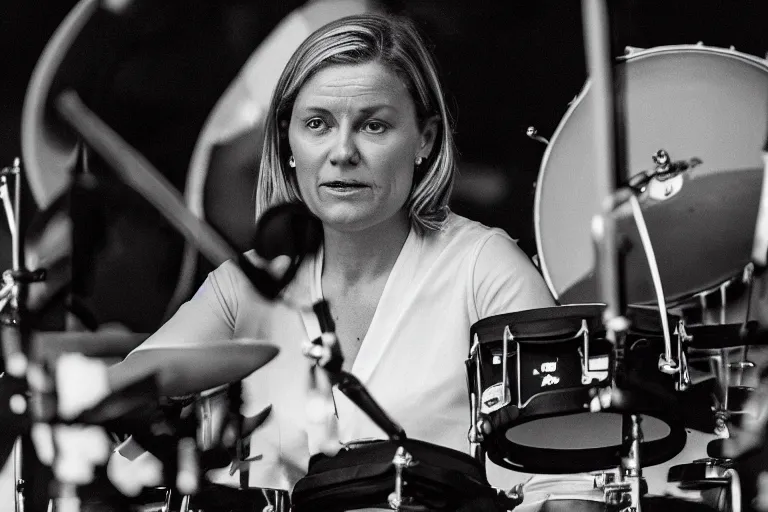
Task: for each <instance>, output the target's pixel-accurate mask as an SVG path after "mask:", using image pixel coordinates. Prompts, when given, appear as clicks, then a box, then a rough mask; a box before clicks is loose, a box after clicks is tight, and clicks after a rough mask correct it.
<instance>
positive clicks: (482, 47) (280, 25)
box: [0, 0, 768, 332]
mask: <svg viewBox="0 0 768 512" xmlns="http://www.w3.org/2000/svg"><path fill="white" fill-rule="evenodd" d="M76 4H77V2H74V1H72V0H36V1H35V2H30V1H28V0H4V1H3V2H2V6H1V7H0V9H1V10H2V11H1V12H0V23H1V25H0V47H2V49H3V51H2V52H1V54H2V56H1V57H0V59H2V72H3V75H2V79H1V80H0V97H2V101H1V102H0V166H6V165H10V163H11V161H12V159H13V158H14V157H15V156H21V146H22V135H21V124H22V105H23V102H24V97H25V93H26V92H27V89H28V87H29V83H30V79H31V77H32V72H33V69H34V68H35V65H36V63H37V62H38V59H39V58H40V56H41V54H42V52H43V50H44V48H45V47H46V44H48V42H49V40H50V39H51V37H52V35H53V34H54V31H55V30H56V29H57V27H59V26H60V24H61V23H62V21H63V20H64V18H65V16H66V15H67V14H68V13H69V12H70V11H71V10H72V9H73V8H74V7H75V6H76ZM84 4H92V5H93V6H94V7H93V8H91V9H90V11H89V12H88V15H87V16H82V19H83V20H84V21H83V22H84V23H85V29H84V30H83V34H85V35H84V37H85V39H84V40H83V41H85V42H83V41H81V42H80V45H79V46H78V47H77V48H76V52H75V53H76V55H70V54H69V53H68V52H69V50H68V48H67V47H66V46H63V47H62V48H58V49H56V48H49V51H51V52H54V53H55V52H56V51H57V50H58V51H59V52H60V53H61V54H62V55H64V56H68V57H67V60H65V66H68V68H67V70H66V71H67V75H68V76H67V80H69V81H70V82H72V83H76V84H77V88H78V91H79V92H80V93H81V95H82V96H83V98H84V100H85V102H86V104H88V106H89V107H91V108H92V109H94V110H95V111H96V113H97V114H98V115H100V116H101V117H102V118H103V119H104V120H105V121H106V122H107V123H108V124H110V125H111V126H112V127H113V128H114V129H115V130H116V131H117V133H119V134H120V135H121V136H122V137H124V138H125V139H126V140H127V141H128V142H129V143H130V144H132V145H133V146H134V147H136V148H137V149H138V150H139V151H140V152H141V153H142V154H143V155H144V156H145V157H147V158H148V160H149V161H150V162H151V163H152V164H154V166H156V167H157V168H158V169H159V170H160V171H161V172H162V173H163V174H164V175H165V176H166V177H167V178H168V180H169V181H170V182H171V183H172V184H173V185H174V186H175V187H176V188H178V190H179V191H180V193H182V194H185V196H186V197H187V199H188V202H190V204H193V205H195V204H196V205H197V206H196V208H197V209H198V210H200V211H201V212H203V213H204V215H205V217H206V218H207V219H209V220H210V221H211V222H212V223H213V224H214V225H215V226H217V227H219V228H220V229H222V230H223V231H224V233H225V235H226V236H227V237H228V238H229V239H230V240H231V241H232V242H233V243H234V244H235V245H237V246H238V247H239V248H241V249H242V248H247V245H248V231H247V228H248V227H249V225H250V220H251V218H252V202H251V200H252V197H253V190H252V184H253V179H254V172H255V168H256V167H257V165H258V156H259V152H260V141H259V135H260V130H259V126H258V118H259V114H260V112H261V110H260V109H262V108H266V105H265V104H264V102H265V101H267V100H268V92H269V90H270V85H269V84H271V83H274V81H275V80H276V76H277V74H279V72H280V69H279V66H278V64H279V62H281V60H280V58H278V57H275V56H277V55H280V54H282V53H285V54H286V55H289V54H290V51H292V48H295V46H296V45H297V44H298V42H299V41H300V40H301V38H302V37H304V36H305V35H306V34H308V33H309V32H311V30H313V29H314V28H317V27H318V26H320V25H321V24H322V23H324V22H325V21H327V20H328V19H332V18H333V17H339V16H341V15H343V14H344V13H345V12H347V11H349V12H359V11H361V10H378V9H384V10H388V11H393V12H399V13H402V14H405V15H408V16H410V17H412V18H413V19H414V20H415V21H416V22H417V24H418V25H419V26H420V27H421V29H422V30H423V32H424V34H425V35H426V36H427V38H428V39H429V41H430V42H431V44H432V45H433V47H434V52H435V54H436V56H437V59H438V63H439V65H440V68H441V71H442V76H443V79H444V85H445V87H446V90H447V93H448V97H449V101H450V104H451V108H452V111H453V115H454V118H455V121H456V139H457V143H458V146H459V150H460V152H461V167H460V170H461V175H460V178H459V181H458V183H457V187H456V191H455V194H454V198H453V201H452V207H453V209H454V210H455V211H456V212H458V213H460V214H462V215H465V216H468V217H470V218H473V219H475V220H478V221H481V222H483V223H485V224H487V225H492V226H499V227H502V228H503V229H505V230H507V231H508V232H509V233H510V235H511V236H513V237H514V238H517V239H519V243H520V245H521V247H522V248H523V249H524V250H525V251H526V252H527V253H528V254H529V255H531V256H532V255H533V254H534V253H535V251H536V246H535V242H534V228H533V220H532V219H533V210H532V206H533V197H534V185H535V182H536V177H537V174H538V172H539V167H540V164H541V158H542V155H543V153H544V151H545V149H546V146H545V145H544V144H543V143H541V142H539V141H536V140H533V139H531V138H529V137H527V136H526V134H525V132H526V128H527V127H528V126H531V125H533V126H535V127H536V128H537V129H538V131H539V134H540V135H541V136H543V137H547V138H549V137H550V136H551V135H552V133H553V132H554V130H555V128H556V127H557V125H558V123H559V122H560V120H561V119H562V117H563V115H564V114H565V111H566V109H567V107H568V103H569V102H570V101H571V100H572V99H573V98H574V97H575V96H576V95H577V94H578V93H579V91H580V89H581V87H582V85H583V83H584V81H585V78H586V71H585V59H584V48H583V41H582V39H583V36H582V25H581V13H580V9H581V4H580V2H578V1H575V0H573V1H563V0H546V1H536V2H495V1H491V0H475V1H472V2H468V1H465V0H441V1H436V0H435V1H426V0H410V1H407V0H402V1H391V2H378V3H371V2H356V1H353V0H343V1H334V0H315V1H312V2H306V3H305V2H302V1H298V0H280V1H277V0H273V1H266V0H265V1H256V0H250V1H246V0H156V1H148V0H135V1H132V2H128V1H124V0H110V1H104V2H103V3H101V4H99V3H98V2H93V1H90V2H80V6H82V5H84ZM622 4H623V5H622V6H621V14H620V16H619V18H618V19H617V21H618V25H617V26H616V27H615V29H616V40H617V43H618V44H617V48H623V46H625V45H631V46H635V47H641V48H650V47H654V46H660V45H668V44H688V43H690V44H693V43H697V42H699V41H702V42H703V43H704V44H705V45H707V46H713V47H726V48H727V47H730V46H734V47H735V48H736V49H737V50H738V51H741V52H744V53H749V54H752V55H755V56H759V57H765V55H766V51H768V30H766V23H765V22H766V21H768V16H767V14H768V5H767V4H768V3H766V2H765V0H753V1H748V0H742V1H733V2H724V1H722V0H699V1H696V2H690V1H687V2H686V1H675V0H664V1H662V0H644V1H640V0H635V1H626V0H624V1H623V2H622ZM86 36H87V37H86ZM270 52H272V53H270ZM273 57H274V58H273ZM285 58H287V57H285ZM270 66H271V67H270ZM239 73H240V74H239ZM238 80H239V83H238ZM246 81H247V82H249V83H245V82H246ZM227 94H229V96H227ZM224 97H228V98H229V100H228V101H225V100H223V99H222V98H224ZM265 98H266V99H265ZM217 105H218V106H217ZM217 108H218V109H219V111H218V112H219V115H218V117H217V115H214V114H212V112H215V111H216V109H217ZM228 116H229V117H228ZM206 120H208V121H206ZM227 123H229V124H227ZM35 151H36V150H35ZM25 156H26V155H25ZM81 156H82V155H81ZM81 165H82V162H81ZM88 165H89V166H91V167H92V168H93V172H94V174H95V175H96V176H97V177H98V185H97V186H96V189H95V190H96V192H95V193H94V191H93V190H91V192H90V193H88V194H81V195H78V196H74V195H70V194H69V192H68V191H67V190H66V188H65V189H61V188H60V186H59V185H60V182H62V183H63V182H65V181H66V179H64V178H61V176H62V175H64V174H67V173H69V172H71V170H72V169H71V168H70V167H67V165H66V164H65V163H64V162H62V163H61V165H51V166H48V167H49V168H46V169H42V171H43V172H44V173H49V174H51V175H52V176H54V178H55V179H53V180H52V182H53V183H54V185H52V186H51V189H50V190H47V191H46V190H44V189H45V184H44V183H43V182H44V181H45V180H42V179H41V181H40V182H39V183H38V185H37V190H30V188H29V187H28V186H26V185H25V190H24V202H23V206H24V207H23V209H22V211H23V219H24V224H25V225H27V226H28V227H27V229H33V230H36V236H38V235H39V233H41V232H45V231H46V230H47V229H50V228H49V225H48V224H47V222H49V221H50V217H52V215H53V214H52V212H53V211H55V210H56V209H57V208H58V209H60V210H61V211H67V210H68V208H70V207H73V208H75V209H77V211H78V212H79V214H78V215H79V217H77V218H75V220H74V224H75V231H77V230H78V229H79V228H78V225H80V226H83V225H85V226H86V227H85V228H82V229H81V230H80V231H79V236H80V238H79V240H81V242H82V243H83V244H84V245H82V246H81V247H80V248H79V254H80V255H81V256H80V257H79V258H80V259H79V260H77V261H75V262H74V263H75V264H74V267H73V268H74V269H75V270H74V273H75V274H77V275H73V276H72V280H71V282H65V283H63V284H61V287H60V289H58V293H59V297H60V300H58V301H57V300H56V299H51V303H52V304H53V305H52V306H50V308H49V309H50V311H51V315H50V318H49V320H48V322H49V325H50V326H51V328H56V327H61V326H62V325H63V324H61V318H60V316H57V315H56V314H55V312H56V311H63V310H65V309H70V310H71V309H73V308H74V309H78V311H79V315H80V317H81V320H82V322H83V323H84V324H85V326H86V327H88V328H96V327H98V326H100V325H103V324H105V323H110V322H118V323H120V324H122V325H124V326H126V327H128V328H129V329H131V330H134V331H137V332H149V331H151V330H154V329H155V328H157V327H158V326H159V324H160V322H161V321H162V319H163V318H164V316H165V315H166V314H167V312H168V309H169V307H171V308H172V307H174V301H178V300H181V299H183V298H186V297H188V294H189V293H190V290H194V288H195V287H196V285H197V284H199V282H200V281H201V279H202V277H203V276H204V275H205V272H206V271H207V270H209V267H208V266H207V265H206V264H205V263H204V262H202V261H200V260H199V259H197V260H196V263H197V265H196V266H195V268H194V275H193V277H191V278H190V279H191V282H190V286H191V288H189V287H188V288H186V289H182V290H179V286H178V284H179V279H180V278H179V271H180V266H181V265H182V261H183V259H184V257H183V251H184V243H183V239H182V238H181V236H180V235H178V234H177V233H176V232H175V231H174V230H173V229H172V228H171V227H170V226H168V225H167V224H166V223H165V221H163V220H162V218H161V217H160V215H159V214H158V213H157V212H155V211H154V209H153V208H151V207H150V206H149V205H147V204H146V202H145V201H143V200H142V199H141V198H140V197H138V196H137V195H136V194H134V193H133V192H131V191H130V190H129V189H128V188H127V187H125V186H122V185H121V184H120V183H119V182H118V181H117V180H116V179H115V178H114V177H113V176H112V175H111V174H110V173H109V170H108V169H105V168H104V167H105V166H103V165H100V163H99V162H98V160H97V159H95V158H94V159H92V160H91V161H90V163H88ZM191 174H194V175H193V176H191ZM56 176H58V177H56ZM190 187H191V188H190ZM195 187H197V188H195ZM33 192H34V193H33ZM70 197H72V198H74V197H78V198H80V199H78V201H81V202H80V203H78V204H77V205H72V204H70V201H69V200H68V198H70ZM57 198H59V200H58V202H57ZM73 200H74V199H73ZM46 211H47V215H46ZM198 213H199V212H198ZM40 219H43V220H40ZM78 223H80V224H78ZM30 226H31V227H30ZM7 231H8V230H7V226H6V225H5V221H3V222H0V264H2V265H3V266H2V268H3V269H4V268H8V267H9V265H10V239H9V236H8V232H7ZM32 238H34V237H32ZM83 241H84V242H83ZM77 252H78V249H77V248H76V253H77ZM38 256H39V257H41V258H42V260H43V261H45V254H42V255H39V254H38ZM72 287H76V288H77V291H78V295H79V296H80V300H79V302H78V303H77V304H73V303H72V302H71V301H69V302H68V300H69V299H66V298H62V297H65V296H66V295H67V292H68V291H71V290H72ZM62 290H64V292H63V294H62Z"/></svg>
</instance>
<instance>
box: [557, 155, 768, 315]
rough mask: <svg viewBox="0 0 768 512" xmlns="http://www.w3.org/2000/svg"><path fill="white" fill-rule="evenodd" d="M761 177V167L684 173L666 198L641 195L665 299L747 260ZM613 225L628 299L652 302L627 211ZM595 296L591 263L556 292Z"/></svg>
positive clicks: (578, 298)
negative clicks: (619, 238) (619, 244)
mask: <svg viewBox="0 0 768 512" xmlns="http://www.w3.org/2000/svg"><path fill="white" fill-rule="evenodd" d="M762 179H763V170H762V169H740V170H731V171H728V172H721V173H712V174H708V175H702V176H697V177H695V178H692V179H686V180H685V185H684V186H683V188H682V189H681V191H680V192H679V193H678V194H677V195H676V196H673V197H672V198H670V199H667V200H664V201H653V200H642V199H641V205H642V209H643V216H644V217H645V222H646V224H647V225H648V231H649V233H650V236H651V239H652V242H653V249H654V252H655V253H656V260H657V262H658V264H659V272H660V274H661V280H662V283H663V286H664V294H665V296H666V298H667V300H668V301H669V302H672V303H674V302H677V301H681V300H685V299H688V298H690V297H691V296H692V294H694V293H697V292H700V291H703V290H706V289H710V288H713V287H715V286H717V285H719V284H720V283H723V282H725V281H727V280H728V279H730V278H732V277H733V276H734V275H737V274H738V272H739V270H740V269H743V268H744V266H745V265H746V264H747V263H749V256H750V252H751V247H752V239H753V231H752V226H754V222H755V221H754V219H755V216H756V214H757V207H758V203H759V199H760V187H761V184H762ZM734 226H742V229H735V228H734ZM617 230H618V232H619V233H621V235H622V237H623V239H624V242H625V246H626V247H627V248H628V250H627V252H626V262H625V266H626V268H627V275H626V280H627V282H626V289H627V295H628V297H627V301H628V302H629V303H635V304H638V303H648V302H653V301H654V297H655V294H654V289H653V283H652V281H651V279H650V278H649V276H650V275H651V274H650V269H649V267H648V263H647V261H646V257H645V253H644V251H643V246H642V242H641V241H640V235H639V233H638V230H637V228H636V227H635V225H634V219H633V218H632V215H631V214H630V213H629V212H622V213H621V214H620V218H619V219H618V222H617ZM598 298H599V297H598V293H597V277H596V275H595V273H594V269H593V271H592V272H590V273H589V274H588V275H586V276H585V277H584V278H582V279H581V280H579V281H578V282H576V283H575V284H574V285H573V286H571V287H569V288H568V289H567V290H565V291H564V292H563V293H562V294H561V296H560V300H561V301H562V302H563V303H581V302H594V301H595V300H597V299H598Z"/></svg>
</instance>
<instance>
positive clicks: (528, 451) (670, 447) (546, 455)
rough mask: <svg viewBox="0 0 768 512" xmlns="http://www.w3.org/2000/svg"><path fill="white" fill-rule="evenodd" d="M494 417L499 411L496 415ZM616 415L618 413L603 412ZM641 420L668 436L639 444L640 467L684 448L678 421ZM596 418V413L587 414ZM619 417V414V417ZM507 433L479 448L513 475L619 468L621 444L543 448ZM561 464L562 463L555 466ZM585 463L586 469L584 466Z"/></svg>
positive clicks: (668, 417) (667, 417)
mask: <svg viewBox="0 0 768 512" xmlns="http://www.w3.org/2000/svg"><path fill="white" fill-rule="evenodd" d="M496 412H497V413H498V412H500V411H496ZM605 412H609V413H619V412H618V411H611V410H608V411H605ZM579 413H588V410H583V411H572V412H568V413H564V414H548V415H534V416H531V417H528V418H524V419H523V421H513V422H512V423H511V424H509V425H508V426H517V425H522V424H524V423H530V422H532V421H536V420H541V419H546V418H548V417H567V416H570V415H573V414H579ZM638 413H639V414H641V415H644V416H650V417H653V418H655V419H657V420H659V421H661V422H663V423H664V424H666V425H667V427H668V428H669V433H668V434H667V435H666V436H664V437H662V438H660V439H654V440H653V441H645V442H643V443H642V448H641V451H642V453H643V454H644V456H643V458H642V464H643V467H649V466H655V465H657V464H663V463H665V462H668V461H670V460H672V459H673V458H674V457H676V456H677V455H678V454H679V453H680V452H682V451H683V449H684V448H685V444H686V442H687V439H688V431H687V430H686V428H685V423H684V421H683V420H682V419H681V418H677V417H675V415H674V414H666V413H664V412H663V411H660V410H659V411H650V410H649V411H638ZM590 414H599V413H590ZM619 414H620V413H619ZM506 432H507V429H506V428H505V427H504V428H501V429H498V430H496V429H495V431H494V432H493V433H492V434H491V435H489V436H488V437H486V439H485V440H484V441H483V443H482V444H483V447H484V448H485V450H486V454H487V456H488V458H489V459H490V460H491V461H492V462H493V463H495V464H496V465H498V466H501V467H503V468H506V469H511V470H514V471H524V472H528V473H540V474H568V473H575V472H585V471H602V470H607V469H613V468H616V467H618V466H619V464H620V462H621V458H620V456H619V455H618V454H619V453H620V450H621V447H622V445H621V444H613V445H606V446H600V447H591V448H576V449H566V448H543V447H539V446H530V445H524V444H520V443H516V442H514V441H512V440H511V439H508V438H507V437H506ZM555 461H563V462H555ZM586 461H589V463H588V465H587V462H586Z"/></svg>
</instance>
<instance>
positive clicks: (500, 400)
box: [468, 304, 686, 473]
mask: <svg viewBox="0 0 768 512" xmlns="http://www.w3.org/2000/svg"><path fill="white" fill-rule="evenodd" d="M603 310H604V306H603V305H599V304H587V305H572V306H560V307H553V308H543V309H534V310H528V311H520V312H516V313H510V314H504V315H498V316H494V317H490V318H486V319H484V320H481V321H479V322H477V323H475V324H474V325H473V326H472V329H471V336H472V339H473V345H474V346H473V349H472V350H473V354H472V357H471V358H470V360H469V362H468V376H469V389H470V393H471V394H474V395H475V397H479V398H480V400H479V408H480V413H481V414H482V415H484V417H485V418H487V420H488V422H489V423H490V427H491V433H490V434H488V435H485V436H484V439H483V441H482V444H483V448H484V449H485V450H486V452H487V455H488V457H489V458H490V460H491V461H493V462H494V463H496V464H498V465H500V466H502V467H505V468H508V469H513V470H516V471H523V472H528V473H575V472H581V471H593V470H601V469H609V468H615V467H617V466H618V465H619V458H618V451H619V448H620V446H621V439H622V431H621V421H622V414H621V413H626V412H632V413H637V414H641V415H642V417H643V422H642V429H643V435H644V438H645V440H646V441H645V442H644V443H643V449H642V463H643V465H644V466H645V465H653V464H658V463H661V462H664V461H667V460H669V459H671V458H672V457H674V456H675V455H676V454H677V453H679V452H680V451H681V450H682V449H683V447H684V445H685V441H686V432H685V429H684V428H683V420H682V417H681V414H680V410H679V407H678V402H677V398H676V396H675V392H676V385H677V384H678V379H679V376H678V375H667V374H664V373H662V372H661V371H660V370H659V368H658V363H659V357H660V356H661V355H662V354H664V351H665V345H664V340H663V336H662V334H661V327H660V322H659V320H658V312H656V311H654V310H646V309H643V308H631V309H630V313H629V316H630V318H631V321H632V323H633V326H634V327H633V330H632V331H631V333H630V334H629V335H628V336H627V339H626V342H625V353H624V357H623V361H624V362H623V367H624V369H623V371H622V372H621V375H615V377H616V378H617V379H619V380H618V381H617V384H619V387H620V389H621V393H622V395H623V402H624V405H623V406H621V407H618V408H617V407H613V408H612V409H609V410H608V411H605V412H601V413H589V412H588V411H589V402H590V400H591V395H590V390H592V389H594V388H596V387H604V386H607V385H608V384H609V382H610V381H611V379H612V378H613V377H614V373H613V372H614V366H615V365H614V363H615V354H614V350H613V347H612V345H611V343H609V342H608V341H607V340H606V339H605V337H604V335H605V332H604V329H603V327H602V322H601V318H602V313H603ZM669 320H670V321H671V322H672V324H673V325H674V323H675V321H676V319H675V318H670V319H669ZM672 355H673V357H674V358H675V359H676V360H679V346H678V345H677V343H673V353H672ZM620 377H623V378H620ZM471 401H473V402H477V400H476V398H475V399H473V398H472V397H471Z"/></svg>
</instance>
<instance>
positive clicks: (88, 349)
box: [32, 330, 149, 360]
mask: <svg viewBox="0 0 768 512" xmlns="http://www.w3.org/2000/svg"><path fill="white" fill-rule="evenodd" d="M148 337H149V334H147V333H136V332H124V331H117V330H104V331H96V332H91V331H85V332H76V331H38V332H33V333H32V351H33V354H35V356H36V358H39V359H45V360H51V359H55V358H56V357H57V356H59V355H61V354H63V353H67V352H76V353H80V354H83V355H84V356H87V357H101V358H108V357H119V358H123V357H125V356H127V355H128V354H129V353H130V352H131V351H132V350H134V349H135V348H136V347H138V346H139V345H141V343H142V342H143V341H144V340H146V339H147V338H148Z"/></svg>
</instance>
